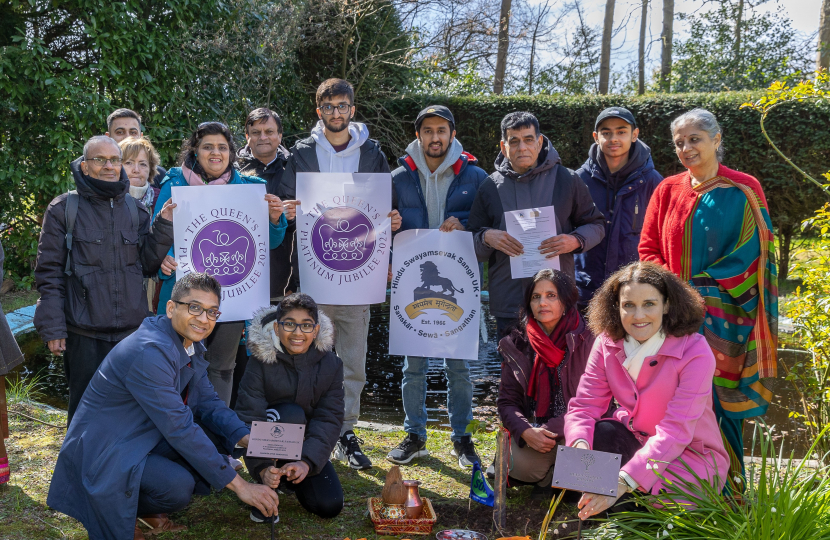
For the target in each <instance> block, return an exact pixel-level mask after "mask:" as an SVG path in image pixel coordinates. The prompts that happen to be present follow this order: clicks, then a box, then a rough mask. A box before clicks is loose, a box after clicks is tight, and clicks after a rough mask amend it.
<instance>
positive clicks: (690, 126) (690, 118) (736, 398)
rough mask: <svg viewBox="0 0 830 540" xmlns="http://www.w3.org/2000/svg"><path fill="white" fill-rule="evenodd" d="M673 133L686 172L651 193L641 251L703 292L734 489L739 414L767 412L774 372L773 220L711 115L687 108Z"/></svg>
mask: <svg viewBox="0 0 830 540" xmlns="http://www.w3.org/2000/svg"><path fill="white" fill-rule="evenodd" d="M671 131H672V139H673V141H674V148H675V153H676V154H677V157H678V158H680V162H681V163H682V164H683V166H684V167H686V169H688V170H687V171H686V172H683V173H680V174H678V175H675V176H672V177H669V178H666V179H665V180H663V182H661V183H660V185H659V186H658V187H657V190H656V191H655V192H654V195H653V196H652V199H651V202H650V203H649V206H648V210H647V211H646V216H645V221H644V224H643V233H642V236H641V239H640V247H639V251H640V259H641V260H643V261H652V262H655V263H658V264H661V265H663V266H665V267H666V268H668V269H669V270H671V271H672V272H674V273H675V274H677V275H678V276H680V278H681V279H683V280H687V281H689V283H690V284H691V285H692V286H693V287H695V288H696V289H697V290H698V292H700V295H701V296H702V297H703V299H704V302H705V309H706V316H705V318H704V322H703V326H702V327H701V329H700V333H701V334H703V335H704V336H705V337H706V341H707V342H708V343H709V346H710V347H711V348H712V352H713V353H714V355H715V361H716V366H715V376H714V381H713V382H714V387H715V388H714V390H715V398H716V399H714V409H715V415H716V416H717V418H718V421H719V423H720V426H721V432H722V434H723V437H724V441H725V442H726V443H727V444H726V448H727V450H728V451H729V454H730V471H731V473H730V474H729V477H728V478H729V485H728V487H729V488H730V489H731V490H732V492H733V493H735V492H736V490H737V492H740V491H742V487H743V482H742V481H741V479H740V477H739V476H737V475H738V474H739V473H740V474H742V473H743V436H742V430H743V421H744V419H745V418H750V417H753V416H759V415H762V414H764V413H765V412H766V410H767V407H768V406H769V402H770V399H771V398H772V390H771V385H770V383H771V379H773V378H774V377H775V376H776V370H777V366H776V347H777V334H778V277H777V269H776V265H775V260H774V257H775V251H774V249H773V235H772V223H771V221H770V217H769V210H768V208H769V207H768V205H767V200H766V197H765V196H764V192H763V190H762V189H761V185H760V184H759V183H758V180H756V179H755V178H753V177H752V176H749V175H748V174H744V173H741V172H738V171H734V170H732V169H729V168H727V167H724V166H723V165H722V164H721V162H720V161H721V159H722V157H723V143H722V140H721V128H720V125H719V124H718V121H717V119H716V118H715V116H714V115H713V114H712V113H710V112H709V111H707V110H705V109H694V110H691V111H689V112H687V113H685V114H682V115H681V116H679V117H677V118H675V120H674V121H673V122H672V124H671ZM736 478H737V480H736ZM735 483H737V485H736V484H735Z"/></svg>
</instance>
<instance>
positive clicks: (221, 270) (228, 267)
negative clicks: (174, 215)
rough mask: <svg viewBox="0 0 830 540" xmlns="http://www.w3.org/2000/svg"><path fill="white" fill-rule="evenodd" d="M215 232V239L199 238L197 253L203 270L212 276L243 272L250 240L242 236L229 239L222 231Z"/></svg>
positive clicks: (233, 274)
mask: <svg viewBox="0 0 830 540" xmlns="http://www.w3.org/2000/svg"><path fill="white" fill-rule="evenodd" d="M213 232H215V233H216V241H215V242H214V241H213V240H210V239H208V238H203V239H202V240H199V253H201V255H202V262H203V263H204V266H205V272H207V273H208V274H212V275H214V276H235V275H237V274H243V273H245V262H246V261H247V260H248V250H249V249H250V247H251V243H250V240H248V239H247V238H246V237H244V236H240V237H239V238H236V239H234V240H233V241H231V237H230V236H229V235H228V234H227V233H223V232H222V231H218V230H216V231H213Z"/></svg>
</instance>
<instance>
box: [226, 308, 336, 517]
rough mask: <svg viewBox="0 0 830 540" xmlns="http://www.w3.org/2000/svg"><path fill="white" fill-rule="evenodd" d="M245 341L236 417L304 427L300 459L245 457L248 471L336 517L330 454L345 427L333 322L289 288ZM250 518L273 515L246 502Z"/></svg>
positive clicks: (255, 322)
mask: <svg viewBox="0 0 830 540" xmlns="http://www.w3.org/2000/svg"><path fill="white" fill-rule="evenodd" d="M248 344H249V347H250V349H251V354H252V356H251V361H250V362H249V363H248V367H247V369H246V370H245V375H244V376H243V377H242V381H241V382H240V383H239V397H238V399H237V402H236V409H235V410H236V413H237V414H238V415H239V418H240V419H241V420H242V421H243V422H246V423H250V422H253V421H255V420H256V421H272V422H273V421H278V422H285V423H293V424H305V426H306V429H305V440H304V442H303V450H302V456H301V458H300V460H299V461H293V462H289V461H277V466H276V467H274V466H273V465H272V461H271V460H270V459H257V458H245V464H246V465H247V467H248V471H249V472H250V474H251V476H252V477H253V478H254V480H255V481H257V482H260V483H262V484H265V485H268V486H270V487H272V488H276V487H277V486H280V485H282V486H283V487H282V489H288V490H291V491H294V492H296V494H297V499H298V500H299V502H300V504H301V505H302V506H303V508H305V509H306V510H308V511H309V512H311V513H313V514H316V515H318V516H320V517H324V518H333V517H335V516H337V515H338V514H339V513H340V511H341V510H342V509H343V489H342V487H341V486H340V480H339V479H338V478H337V473H336V472H335V470H334V466H333V465H332V464H331V462H330V461H329V456H330V455H331V452H332V450H333V449H334V445H335V444H336V443H337V440H338V438H339V436H340V428H341V426H342V425H343V362H342V361H341V360H340V358H338V357H337V355H336V354H334V353H333V352H332V350H331V349H332V345H333V344H334V328H333V326H332V323H331V321H330V320H329V318H328V317H327V316H326V315H325V314H324V313H322V312H321V311H319V310H318V308H317V304H316V303H315V302H314V300H312V298H311V297H310V296H309V295H307V294H303V293H295V294H292V295H289V296H287V297H285V298H284V299H283V300H282V301H281V302H280V303H279V305H277V306H276V307H269V308H265V309H263V310H260V311H259V312H258V313H257V314H256V316H255V317H254V319H253V320H252V321H251V326H250V328H249V329H248ZM282 476H285V479H284V480H282V482H281V477H282ZM251 519H252V520H254V521H258V522H263V521H268V522H270V519H271V518H266V517H264V516H263V515H262V514H261V513H260V512H259V511H258V510H257V509H256V508H254V507H252V510H251Z"/></svg>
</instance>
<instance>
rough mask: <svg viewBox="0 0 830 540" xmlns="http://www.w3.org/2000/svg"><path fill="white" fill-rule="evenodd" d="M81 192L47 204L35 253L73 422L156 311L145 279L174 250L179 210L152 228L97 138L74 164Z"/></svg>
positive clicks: (47, 337)
mask: <svg viewBox="0 0 830 540" xmlns="http://www.w3.org/2000/svg"><path fill="white" fill-rule="evenodd" d="M70 169H71V170H72V175H73V178H74V180H75V186H76V191H75V192H71V193H64V194H62V195H59V196H58V197H56V198H55V199H54V200H52V202H51V203H50V204H49V207H48V208H47V209H46V213H45V215H44V216H43V228H42V230H41V233H40V240H39V242H38V248H37V264H36V266H35V285H36V286H37V289H38V292H39V293H40V299H39V300H38V303H37V308H36V309H35V319H34V324H35V327H36V328H37V331H38V333H39V334H40V337H41V338H42V339H43V341H45V342H46V344H47V345H48V346H49V350H50V351H51V352H52V354H54V355H58V356H63V366H64V372H65V374H66V379H67V383H68V386H69V407H68V409H69V411H68V412H69V414H68V417H67V423H71V421H72V416H73V414H74V413H75V409H76V408H77V407H78V403H79V402H80V400H81V396H82V395H83V393H84V390H86V387H87V384H88V383H89V381H90V379H91V378H92V376H93V375H94V374H95V371H96V370H97V369H98V366H99V365H100V364H101V362H102V361H103V359H104V357H105V356H106V355H107V354H108V353H109V352H110V350H112V348H113V347H114V346H115V345H116V344H117V343H118V342H119V341H121V340H122V339H124V338H125V337H127V336H128V335H130V334H131V333H132V332H133V331H135V329H136V328H138V326H139V325H140V324H141V321H142V320H144V318H145V317H147V316H148V315H149V314H150V312H149V309H148V306H147V297H146V294H145V292H144V277H145V276H147V277H149V276H151V275H153V274H154V273H155V272H157V271H158V269H159V267H160V266H161V262H162V260H163V259H164V256H165V254H166V253H167V250H168V249H169V248H170V246H171V245H172V244H173V223H172V221H171V220H172V217H173V208H174V207H175V206H176V205H175V204H166V205H164V208H163V210H162V211H161V212H159V215H158V216H157V218H156V220H155V222H153V224H152V225H153V226H152V228H151V219H150V214H149V213H148V212H147V209H146V208H145V206H144V205H143V204H138V203H137V202H136V201H135V200H134V199H132V198H131V197H130V195H129V193H128V190H129V186H130V181H129V179H128V178H127V174H126V172H125V171H124V170H123V169H122V167H121V149H120V147H119V146H118V144H116V142H115V141H114V140H113V139H111V138H109V137H106V136H103V135H99V136H97V137H92V138H91V139H89V141H87V143H86V144H85V145H84V155H83V157H81V158H78V159H77V160H75V161H73V162H72V164H71V165H70Z"/></svg>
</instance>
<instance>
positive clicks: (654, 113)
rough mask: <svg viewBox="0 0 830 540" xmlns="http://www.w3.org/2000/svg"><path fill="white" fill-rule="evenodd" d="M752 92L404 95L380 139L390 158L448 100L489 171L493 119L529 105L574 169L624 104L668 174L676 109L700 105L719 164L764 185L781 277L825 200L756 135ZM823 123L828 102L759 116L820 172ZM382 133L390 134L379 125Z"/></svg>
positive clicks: (799, 159)
mask: <svg viewBox="0 0 830 540" xmlns="http://www.w3.org/2000/svg"><path fill="white" fill-rule="evenodd" d="M759 95H760V94H758V93H755V94H753V93H749V92H721V93H699V94H655V95H648V96H600V95H587V96H562V95H553V96H506V97H498V96H487V97H445V96H410V97H405V98H401V99H397V100H393V101H389V102H388V103H387V104H386V108H387V110H388V111H389V113H390V116H392V117H393V118H397V119H400V125H399V126H398V127H397V129H396V130H395V131H394V133H395V136H394V137H390V138H389V139H387V140H382V141H380V142H381V144H382V145H383V146H384V149H385V150H386V152H387V155H389V156H390V158H391V156H393V155H394V156H400V155H401V152H402V149H403V148H405V147H406V144H407V143H408V142H409V141H410V140H411V139H413V138H414V135H415V129H414V127H413V124H412V122H413V121H414V119H415V116H416V115H417V114H418V111H420V110H421V109H422V108H424V107H426V106H427V105H430V104H434V103H435V104H441V105H446V106H448V107H449V108H450V109H451V110H452V112H453V115H454V116H455V119H456V124H457V131H458V140H459V141H461V143H462V144H463V145H464V149H465V150H466V151H467V152H470V153H472V154H473V155H475V156H476V157H478V159H479V165H480V166H481V167H482V168H484V169H485V170H486V171H487V172H488V173H489V172H492V171H493V170H494V169H493V161H494V160H495V158H496V156H497V155H498V152H499V138H500V131H499V124H500V122H501V119H502V117H504V115H506V114H507V113H509V112H512V111H519V110H525V111H530V112H532V113H533V114H535V115H536V117H537V118H538V119H539V124H540V126H541V128H542V132H543V133H544V134H545V135H547V136H548V138H550V140H551V142H552V143H553V145H554V147H555V148H556V149H557V151H558V152H559V155H560V156H561V158H562V162H563V163H564V164H565V165H566V166H567V167H570V168H573V169H576V168H578V167H579V166H580V165H581V164H582V163H584V162H585V160H586V159H587V157H588V149H589V148H590V147H591V144H593V142H594V140H593V137H592V132H593V129H594V120H595V119H596V117H597V115H598V114H599V112H600V111H602V110H603V109H604V108H606V107H611V106H615V105H616V106H623V107H626V108H628V109H629V110H631V112H632V113H633V114H634V117H635V118H636V120H637V125H638V127H639V128H640V138H641V139H642V140H643V141H644V142H645V143H646V144H647V145H648V146H650V147H651V152H652V157H653V159H654V166H655V168H656V169H657V170H658V171H659V172H660V173H661V174H663V176H670V175H672V174H676V173H678V172H681V171H682V166H681V165H680V163H679V161H678V159H677V156H676V155H675V154H674V150H673V148H672V146H671V134H670V128H669V126H670V124H671V121H672V120H673V119H674V118H675V117H677V116H678V115H680V114H681V113H683V112H685V111H688V110H690V109H693V108H695V107H703V108H705V109H708V110H710V111H711V112H712V113H714V114H715V115H716V116H717V118H718V121H719V122H720V124H721V127H722V128H723V141H724V145H725V150H726V155H725V157H724V165H726V166H727V167H729V168H731V169H737V170H739V171H742V172H745V173H748V174H751V175H752V176H754V177H756V178H757V179H758V180H759V181H760V182H761V185H762V186H763V188H764V192H765V194H766V196H767V200H768V202H769V205H770V216H771V218H772V222H773V225H774V227H775V232H776V235H777V236H778V241H779V245H780V249H779V258H780V260H779V275H780V276H781V278H782V279H783V278H786V270H787V267H788V264H789V259H790V246H791V244H792V239H793V237H794V236H796V235H798V234H799V232H800V226H801V222H802V221H803V220H804V219H806V218H808V217H810V216H811V215H812V214H813V212H814V211H815V210H816V209H818V208H819V207H821V206H822V204H823V203H824V202H826V201H827V200H828V198H827V195H826V194H825V193H824V192H822V191H821V190H820V189H818V188H817V187H816V186H814V185H811V184H809V183H808V182H806V181H805V180H804V179H803V178H802V177H801V176H800V175H799V174H798V172H797V171H795V170H794V169H792V168H791V167H790V166H789V165H787V164H786V163H785V162H784V161H783V160H782V159H781V158H780V157H779V156H778V155H776V154H775V152H774V151H773V150H772V148H770V146H769V145H768V144H767V142H766V140H765V139H764V138H763V135H762V134H761V129H760V126H759V123H758V121H759V114H758V113H757V112H755V111H752V110H749V109H741V108H740V106H741V105H742V104H743V103H745V102H747V101H750V100H752V99H753V98H757V97H758V96H759ZM828 126H830V104H828V103H820V104H816V103H814V102H810V103H797V102H796V103H787V104H784V105H782V106H781V107H780V109H779V110H777V111H775V112H774V113H773V114H772V115H771V117H770V119H769V120H768V121H767V131H768V132H769V134H770V136H771V137H772V139H773V140H774V141H775V142H776V144H777V145H778V147H779V148H780V149H781V150H782V151H783V152H784V154H786V155H787V156H789V157H790V158H791V159H792V160H793V161H795V162H796V163H798V164H799V165H800V166H802V167H804V169H805V170H806V171H807V172H809V173H811V174H813V175H814V176H820V175H821V173H823V172H825V171H826V169H827V160H828V156H830V139H828V138H827V137H825V136H823V134H825V133H827V130H828ZM386 131H388V132H392V130H391V129H389V126H387V129H386Z"/></svg>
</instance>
